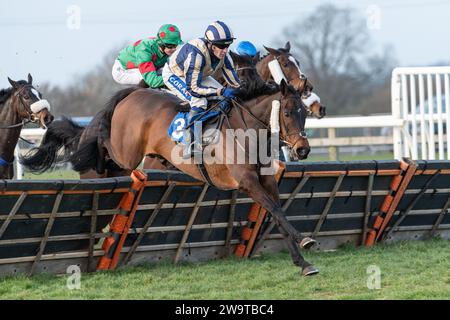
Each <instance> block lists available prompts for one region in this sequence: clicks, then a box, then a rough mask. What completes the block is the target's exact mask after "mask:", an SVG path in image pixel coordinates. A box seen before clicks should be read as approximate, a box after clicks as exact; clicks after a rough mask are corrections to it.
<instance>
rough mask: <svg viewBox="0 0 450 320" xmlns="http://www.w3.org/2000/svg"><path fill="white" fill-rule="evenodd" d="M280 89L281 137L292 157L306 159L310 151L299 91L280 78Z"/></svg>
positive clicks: (304, 110) (303, 108) (304, 114)
mask: <svg viewBox="0 0 450 320" xmlns="http://www.w3.org/2000/svg"><path fill="white" fill-rule="evenodd" d="M280 91H281V99H280V113H279V115H280V117H279V119H280V121H279V123H280V135H281V138H282V139H283V140H284V141H285V142H286V143H287V144H288V145H289V146H290V147H291V156H292V157H293V158H294V159H297V160H303V159H306V158H307V157H308V154H309V152H310V151H311V149H310V147H309V142H308V139H307V136H306V131H305V121H306V109H305V107H304V105H303V103H302V100H301V97H300V95H299V93H298V92H297V91H296V90H295V89H294V88H293V87H292V86H291V85H289V84H287V83H286V81H284V80H281V83H280Z"/></svg>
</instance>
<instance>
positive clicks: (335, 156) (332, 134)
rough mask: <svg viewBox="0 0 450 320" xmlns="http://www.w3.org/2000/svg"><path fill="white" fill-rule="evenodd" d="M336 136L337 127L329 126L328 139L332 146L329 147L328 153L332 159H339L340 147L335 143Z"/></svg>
mask: <svg viewBox="0 0 450 320" xmlns="http://www.w3.org/2000/svg"><path fill="white" fill-rule="evenodd" d="M335 138H336V128H328V141H329V143H330V146H329V147H328V154H329V157H330V160H331V161H337V160H338V149H337V147H336V146H334V145H333V141H334V139H335Z"/></svg>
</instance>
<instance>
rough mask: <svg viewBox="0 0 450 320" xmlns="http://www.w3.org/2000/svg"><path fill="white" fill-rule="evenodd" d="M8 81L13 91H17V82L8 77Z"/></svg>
mask: <svg viewBox="0 0 450 320" xmlns="http://www.w3.org/2000/svg"><path fill="white" fill-rule="evenodd" d="M8 81H9V83H10V84H11V86H12V87H13V88H14V89H17V87H18V85H17V82H15V81H14V80H12V79H11V78H10V77H8Z"/></svg>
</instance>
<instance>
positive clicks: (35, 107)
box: [30, 99, 50, 113]
mask: <svg viewBox="0 0 450 320" xmlns="http://www.w3.org/2000/svg"><path fill="white" fill-rule="evenodd" d="M30 109H31V111H33V113H38V112H39V111H41V110H44V109H47V110H48V111H50V103H48V101H47V100H45V99H42V100H39V101H36V102H35V103H33V104H32V105H30Z"/></svg>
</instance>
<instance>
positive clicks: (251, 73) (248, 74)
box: [230, 51, 260, 81]
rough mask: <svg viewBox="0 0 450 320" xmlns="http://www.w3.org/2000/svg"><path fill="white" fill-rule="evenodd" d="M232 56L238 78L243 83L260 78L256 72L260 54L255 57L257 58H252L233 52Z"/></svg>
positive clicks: (231, 52)
mask: <svg viewBox="0 0 450 320" xmlns="http://www.w3.org/2000/svg"><path fill="white" fill-rule="evenodd" d="M230 56H231V58H232V59H233V63H234V68H235V70H236V73H237V76H238V77H239V79H240V80H241V81H246V80H248V79H252V80H253V79H258V78H260V76H259V74H258V72H257V70H256V63H257V62H258V61H259V59H260V57H259V52H258V53H257V54H256V55H255V57H250V56H247V55H239V54H236V53H234V52H233V51H230Z"/></svg>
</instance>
